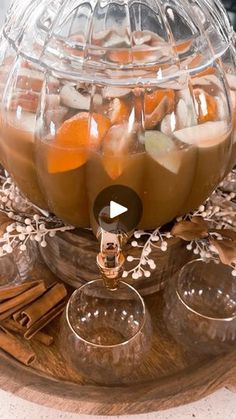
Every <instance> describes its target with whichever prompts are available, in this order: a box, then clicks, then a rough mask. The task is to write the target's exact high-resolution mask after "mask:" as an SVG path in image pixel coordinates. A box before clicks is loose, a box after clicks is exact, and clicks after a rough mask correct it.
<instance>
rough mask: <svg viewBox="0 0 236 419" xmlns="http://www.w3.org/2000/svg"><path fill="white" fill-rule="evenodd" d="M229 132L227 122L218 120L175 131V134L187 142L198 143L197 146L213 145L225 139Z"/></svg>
mask: <svg viewBox="0 0 236 419" xmlns="http://www.w3.org/2000/svg"><path fill="white" fill-rule="evenodd" d="M228 134H229V129H228V126H227V123H226V122H223V121H216V122H205V123H204V124H200V125H196V126H194V127H188V128H184V129H181V130H179V131H175V133H174V136H175V137H176V138H177V139H178V140H180V141H182V142H183V143H186V144H192V145H196V146H197V147H211V146H215V145H217V144H219V143H221V142H222V141H224V140H225V138H226V136H227V135H228ZM209 164H210V162H209Z"/></svg>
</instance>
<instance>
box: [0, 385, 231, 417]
mask: <svg viewBox="0 0 236 419" xmlns="http://www.w3.org/2000/svg"><path fill="white" fill-rule="evenodd" d="M105 417H106V418H109V416H87V415H76V414H72V413H65V412H59V411H58V410H55V409H49V408H47V407H43V406H38V405H36V404H34V403H30V402H28V401H25V400H22V399H19V398H17V397H16V396H14V395H12V394H8V393H5V392H4V391H2V390H0V419H29V418H30V419H60V418H62V419H76V418H78V419H91V418H97V419H99V418H100V419H102V418H105ZM117 417H118V416H117ZM124 417H125V418H126V419H129V418H130V419H134V418H138V419H193V418H196V419H235V418H236V393H233V392H231V391H229V390H227V389H221V390H219V391H217V392H216V393H214V394H212V395H210V396H209V397H206V398H205V399H202V400H200V401H198V402H195V403H191V404H188V405H185V406H180V407H178V408H175V409H170V410H165V411H162V412H156V413H149V414H144V415H136V416H123V418H124ZM110 418H112V417H110ZM113 418H114V416H113Z"/></svg>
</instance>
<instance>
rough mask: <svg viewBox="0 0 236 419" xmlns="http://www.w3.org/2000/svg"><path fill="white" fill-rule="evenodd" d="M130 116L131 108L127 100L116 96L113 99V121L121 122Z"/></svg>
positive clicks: (111, 117) (111, 114)
mask: <svg viewBox="0 0 236 419" xmlns="http://www.w3.org/2000/svg"><path fill="white" fill-rule="evenodd" d="M128 118H129V109H128V106H127V105H126V104H125V102H124V101H123V100H121V99H118V98H115V99H114V100H113V101H112V110H111V112H110V119H111V123H112V125H113V124H120V123H121V122H125V121H127V120H128Z"/></svg>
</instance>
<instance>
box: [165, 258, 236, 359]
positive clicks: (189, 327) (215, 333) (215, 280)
mask: <svg viewBox="0 0 236 419" xmlns="http://www.w3.org/2000/svg"><path fill="white" fill-rule="evenodd" d="M164 298H165V308H164V319H165V322H166V325H167V328H168V330H169V332H170V334H171V335H172V336H173V337H174V339H175V340H176V341H177V342H179V343H180V344H181V345H182V346H184V347H185V348H186V349H190V350H191V351H195V352H199V353H202V354H208V355H209V354H214V355H216V354H220V353H223V352H226V351H228V350H230V349H232V348H233V347H235V348H236V278H235V277H234V276H233V275H232V268H230V267H229V266H227V265H223V264H216V263H215V262H213V261H209V262H208V263H206V262H203V261H202V260H201V259H198V260H194V261H191V262H189V263H187V264H186V265H185V266H184V267H183V268H182V269H181V270H180V272H179V274H178V275H177V276H176V277H175V278H174V279H173V280H171V281H170V282H169V285H168V287H167V289H166V291H165V296H164Z"/></svg>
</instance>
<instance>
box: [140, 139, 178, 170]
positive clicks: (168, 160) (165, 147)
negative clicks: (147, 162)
mask: <svg viewBox="0 0 236 419" xmlns="http://www.w3.org/2000/svg"><path fill="white" fill-rule="evenodd" d="M145 148H146V152H147V153H148V154H149V155H150V156H151V157H152V158H153V159H154V160H155V161H156V162H157V163H159V164H160V165H161V166H163V167H165V169H167V170H168V171H169V172H172V173H174V174H177V173H178V171H179V169H180V166H181V161H182V152H181V150H178V148H177V147H176V145H175V143H174V141H173V140H172V139H171V138H170V137H168V136H167V135H165V134H163V133H162V132H159V131H146V133H145Z"/></svg>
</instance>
